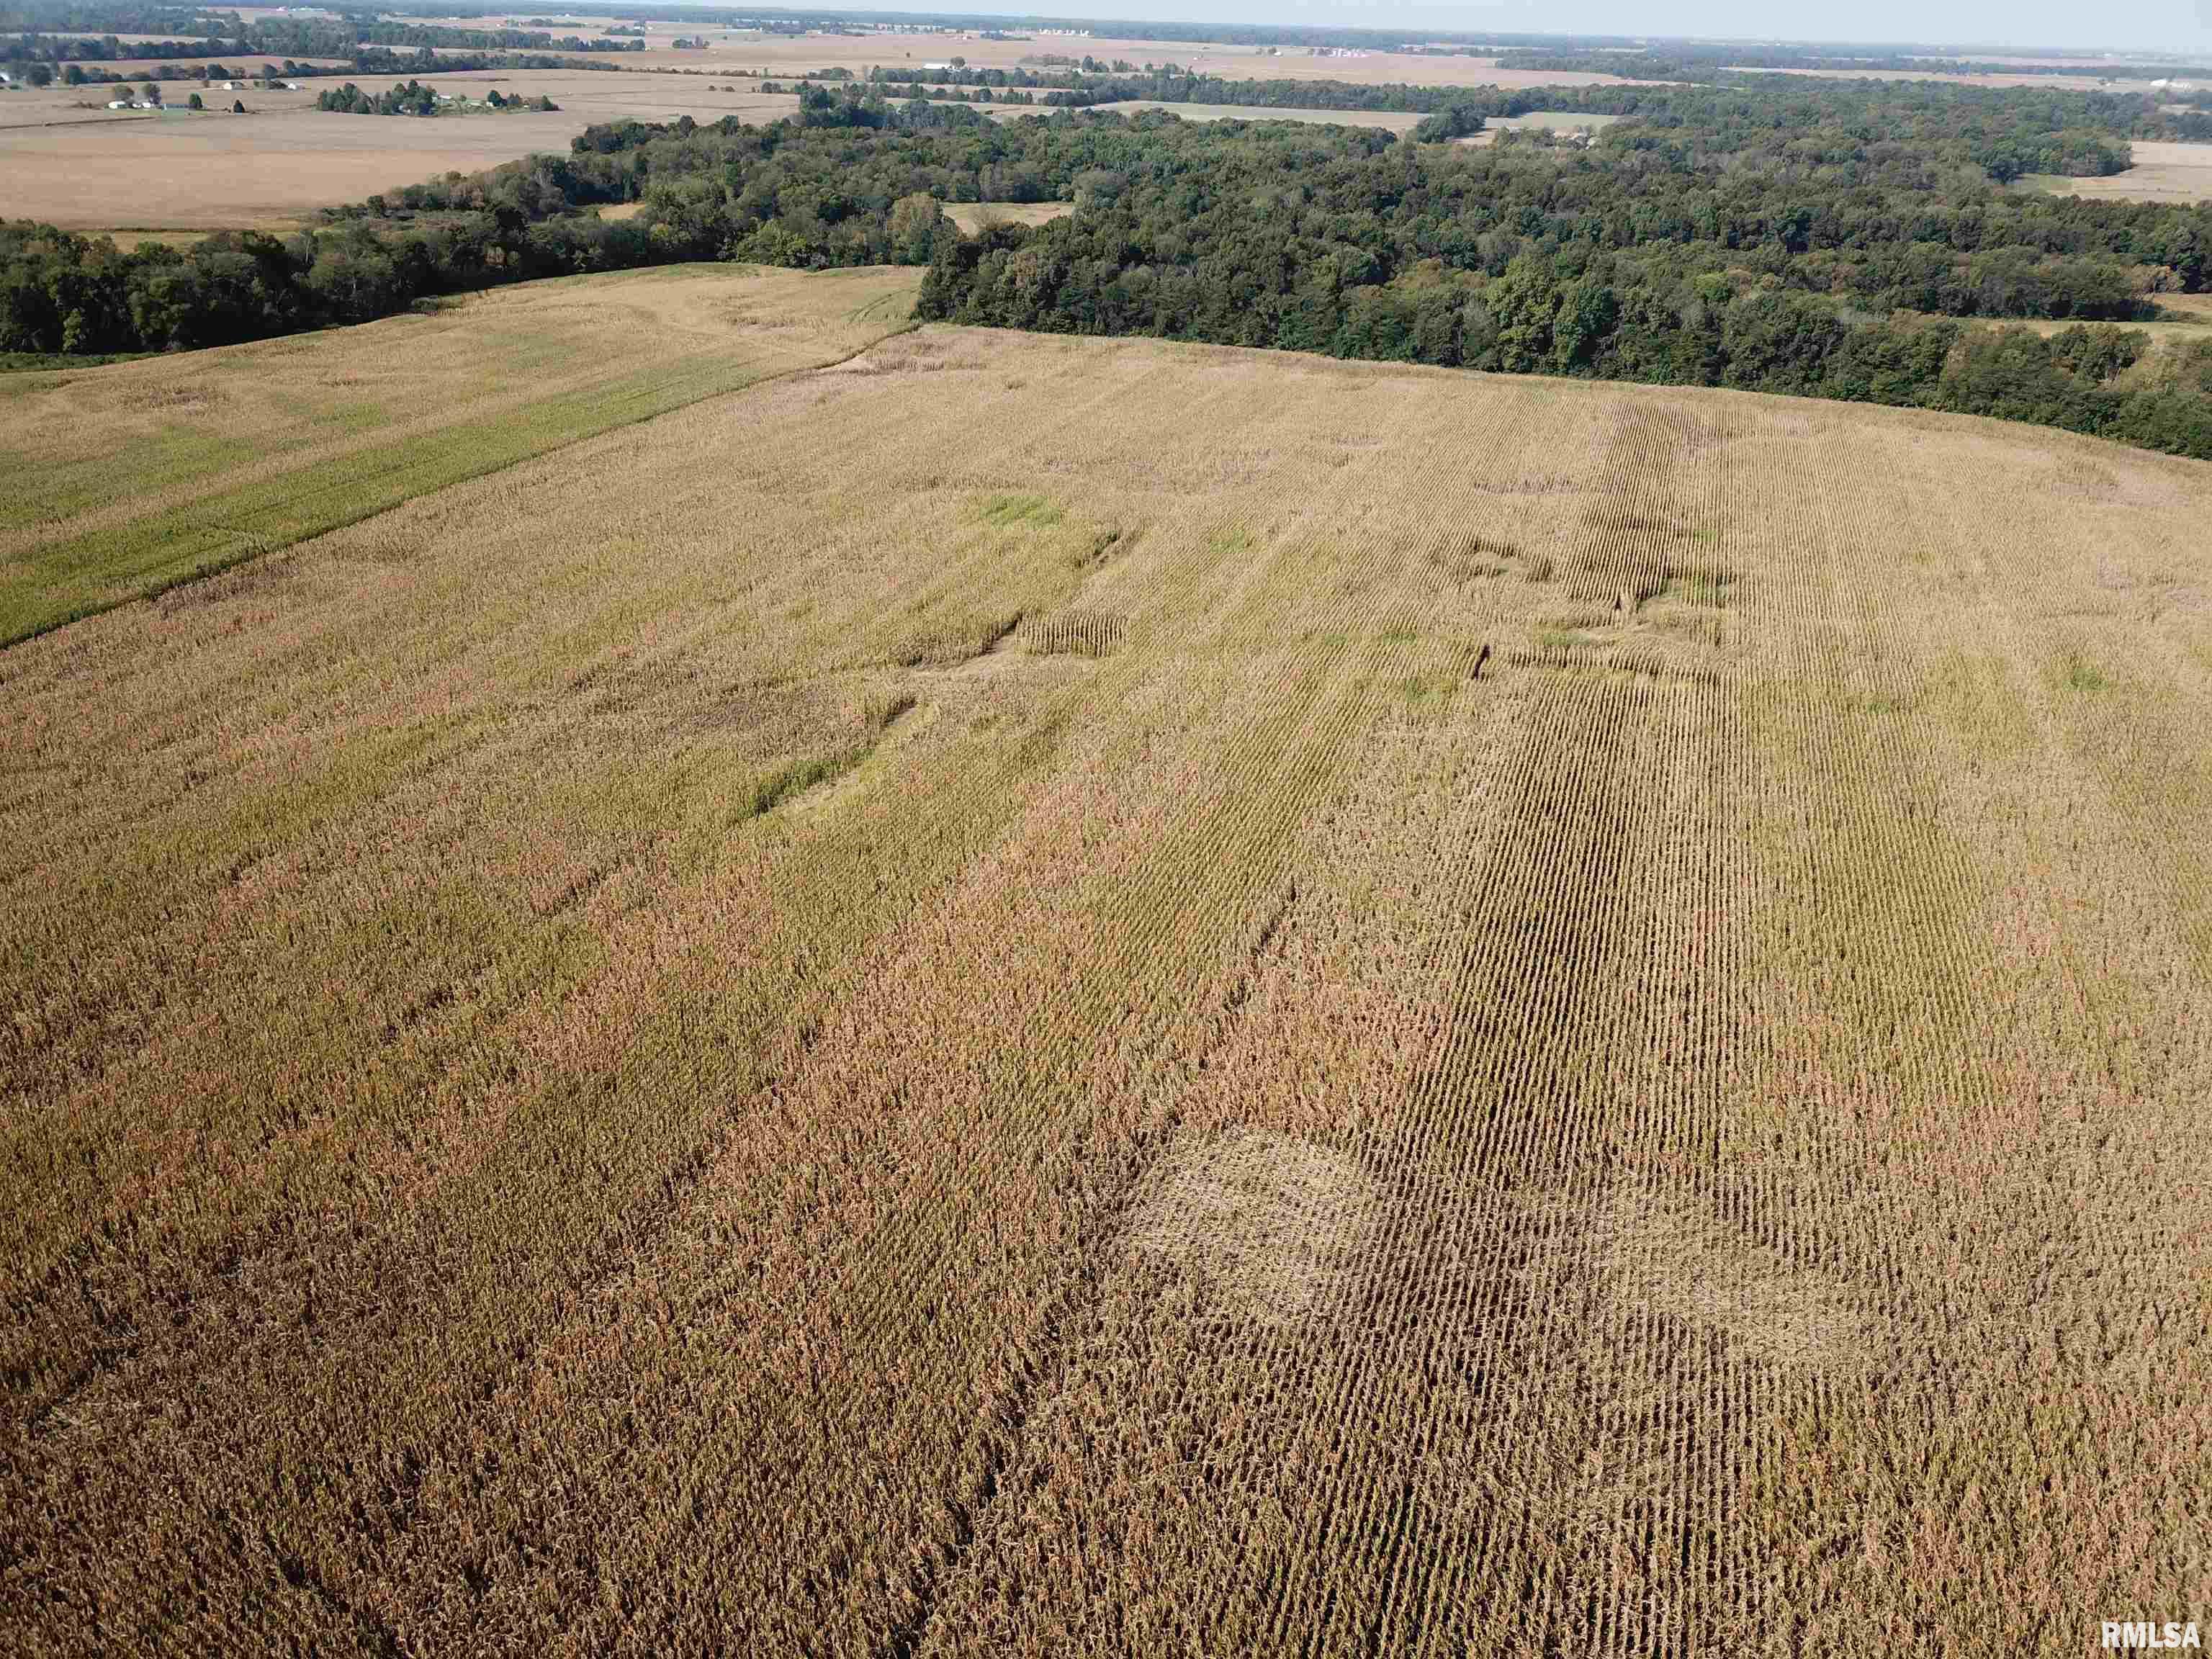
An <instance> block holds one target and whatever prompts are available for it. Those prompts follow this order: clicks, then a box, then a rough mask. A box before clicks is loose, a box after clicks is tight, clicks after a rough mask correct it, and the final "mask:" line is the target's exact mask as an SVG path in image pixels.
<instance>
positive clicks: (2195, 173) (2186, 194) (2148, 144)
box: [2018, 138, 2212, 202]
mask: <svg viewBox="0 0 2212 1659" xmlns="http://www.w3.org/2000/svg"><path fill="white" fill-rule="evenodd" d="M2129 149H2130V151H2131V152H2132V154H2133V155H2134V158H2135V165H2134V166H2133V167H2130V168H2128V170H2127V171H2126V172H2124V173H2114V174H2113V175H2112V177H2111V178H2109V179H2065V178H2061V177H2059V176H2058V175H2057V174H2055V173H2031V174H2029V175H2028V176H2027V177H2026V178H2024V179H2021V180H2020V181H2019V186H2018V187H2019V188H2021V189H2023V190H2042V191H2050V192H2051V193H2052V194H2053V195H2058V196H2110V197H2119V198H2120V199H2122V200H2124V201H2133V202H2212V144H2170V143H2158V142H2156V141H2153V140H2145V139H2141V138H2137V139H2134V140H2132V141H2131V142H2130V145H2129Z"/></svg>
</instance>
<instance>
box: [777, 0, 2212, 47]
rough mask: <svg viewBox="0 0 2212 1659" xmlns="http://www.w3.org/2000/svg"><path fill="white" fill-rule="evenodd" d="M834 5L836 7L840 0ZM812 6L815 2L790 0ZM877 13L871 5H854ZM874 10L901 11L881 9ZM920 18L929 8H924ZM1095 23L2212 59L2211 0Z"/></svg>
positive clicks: (1311, 12) (1417, 0) (1680, 7)
mask: <svg viewBox="0 0 2212 1659" xmlns="http://www.w3.org/2000/svg"><path fill="white" fill-rule="evenodd" d="M786 3H804V0H786ZM833 3H834V0H833ZM854 3H856V4H860V5H869V4H870V0H854ZM956 7H957V9H959V10H962V11H973V12H977V13H995V14H1000V15H1018V14H1022V13H1028V14H1030V15H1053V14H1054V11H1055V10H1056V9H1057V8H1055V7H1054V6H1052V5H1049V4H1043V5H1041V4H1039V3H1037V0H1030V3H1028V4H1026V5H1023V4H1018V3H1009V0H965V3H961V0H948V3H947V5H946V8H945V9H955V8H956ZM871 9H880V10H886V11H888V10H892V9H901V8H898V7H896V5H895V4H890V3H885V0H873V3H872V7H871ZM910 9H914V10H922V9H926V8H925V7H924V6H922V5H919V4H917V5H915V6H914V7H912V8H910ZM1071 12H1072V13H1081V14H1087V15H1093V16H1105V17H1127V18H1132V19H1146V20H1155V21H1158V20H1168V19H1173V20H1176V21H1192V22H1209V23H1215V22H1237V23H1287V24H1295V23H1328V24H1335V25H1339V26H1352V27H1363V26H1364V27H1375V28H1413V27H1418V28H1434V29H1455V30H1462V31H1468V30H1473V31H1478V32H1479V31H1481V30H1485V29H1498V30H1503V31H1512V32H1515V33H1531V34H1533V33H1545V34H1571V33H1581V34H1668V35H1705V36H1719V37H1722V38H1734V37H1738V36H1747V37H1753V38H1757V39H1761V40H1777V39H1787V40H1900V41H1901V40H1914V41H1926V42H1931V43H1932V42H1937V41H1942V42H1947V43H1973V44H1979V45H1992V46H1997V45H2011V46H2094V47H2100V48H2106V49H2112V50H2125V49H2128V48H2136V49H2146V48H2148V49H2153V50H2162V51H2167V52H2212V0H2142V3H2138V4H2134V5H2126V6H2085V5H2081V4H2080V3H2078V0H2075V3H2061V0H1936V3H1931V4H1915V3H1912V0H1853V3H1850V4H1848V5H1844V4H1832V5H1812V6H1778V5H1775V4H1773V3H1771V0H1495V3H1491V4H1480V3H1474V4H1457V5H1435V4H1428V3H1424V0H1112V3H1106V4H1100V3H1097V0H1092V3H1090V4H1087V5H1071V6H1069V7H1068V8H1067V10H1066V12H1062V13H1060V15H1068V13H1071Z"/></svg>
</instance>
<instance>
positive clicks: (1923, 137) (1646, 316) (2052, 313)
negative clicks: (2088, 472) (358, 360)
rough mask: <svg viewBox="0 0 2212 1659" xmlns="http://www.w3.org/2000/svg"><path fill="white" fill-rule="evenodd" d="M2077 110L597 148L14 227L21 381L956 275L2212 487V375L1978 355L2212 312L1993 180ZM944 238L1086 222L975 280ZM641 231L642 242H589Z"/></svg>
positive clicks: (986, 251)
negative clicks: (221, 227)
mask: <svg viewBox="0 0 2212 1659" xmlns="http://www.w3.org/2000/svg"><path fill="white" fill-rule="evenodd" d="M1678 90H1679V89H1678ZM1747 95H1748V96H1750V97H1752V98H1753V100H1754V101H1755V102H1758V101H1763V102H1765V104H1766V105H1767V106H1768V107H1767V108H1766V109H1765V119H1763V120H1762V119H1757V118H1752V117H1751V116H1750V115H1749V114H1746V113H1745V112H1743V111H1742V109H1741V100H1742V99H1743V98H1744V97H1745V96H1747ZM2072 95H2073V94H2061V96H2072ZM2051 96H2052V94H2048V93H2045V92H2043V91H2040V90H2038V91H2035V92H2033V93H2031V94H2026V95H2025V96H2024V98H2023V100H2022V103H2023V107H2024V109H2025V110H2026V111H2027V113H2026V114H2018V113H2017V112H2016V118H2015V120H2014V122H2013V124H2012V125H2011V126H2010V127H2009V128H2008V127H2006V126H2004V125H2003V124H2002V123H1984V124H1982V125H1981V127H1980V129H1979V131H1977V130H1976V123H1975V121H1974V120H1972V118H1971V117H1972V115H1973V114H1974V113H1975V112H1978V111H1980V110H1981V108H1982V104H1983V98H1984V95H1983V94H1973V95H1969V94H1967V93H1966V92H1965V91H1962V90H1961V89H1958V88H1914V87H1909V86H1905V85H1904V84H1903V83H1891V84H1887V85H1875V86H1872V87H1869V88H1862V92H1861V95H1860V97H1859V99H1858V100H1857V103H1856V105H1855V106H1849V107H1855V110H1856V115H1855V118H1853V119H1851V120H1849V121H1843V120H1836V119H1832V118H1831V117H1832V114H1833V112H1835V111H1836V110H1837V108H1838V106H1837V105H1836V104H1835V102H1834V101H1833V99H1832V92H1831V91H1829V90H1827V89H1826V88H1822V89H1819V90H1815V91H1814V92H1811V93H1809V94H1796V93H1794V92H1786V91H1778V92H1776V93H1772V94H1765V93H1761V94H1739V93H1736V92H1734V91H1730V92H1729V93H1727V94H1725V95H1724V96H1721V97H1720V100H1719V101H1718V102H1717V103H1714V104H1712V105H1710V106H1704V107H1703V110H1702V114H1701V118H1700V119H1699V121H1697V122H1693V121H1692V118H1691V116H1690V114H1689V113H1688V112H1686V111H1685V110H1684V109H1682V108H1679V107H1677V108H1673V109H1669V110H1667V111H1664V112H1655V113H1654V114H1653V115H1652V116H1651V117H1650V118H1646V119H1640V120H1638V121H1634V122H1629V123H1623V124H1621V125H1616V126H1613V127H1610V128H1608V129H1607V130H1606V131H1605V132H1604V133H1603V134H1602V135H1601V137H1599V139H1598V141H1597V142H1596V143H1595V144H1594V145H1592V146H1591V147H1590V148H1589V149H1578V148H1575V147H1572V146H1569V145H1566V144H1562V143H1557V142H1555V140H1554V139H1553V136H1552V135H1551V134H1549V133H1544V132H1526V131H1507V132H1502V133H1499V134H1498V135H1497V136H1496V139H1495V142H1494V143H1492V145H1491V146H1490V147H1488V148H1482V149H1473V148H1468V147H1466V146H1463V145H1459V144H1455V143H1414V142H1400V141H1397V140H1395V139H1394V137H1392V135H1390V134H1389V133H1387V132H1381V131H1373V130H1369V129H1354V128H1346V127H1333V126H1325V125H1308V124H1298V123H1288V122H1264V121H1263V122H1243V121H1224V122H1217V123H1191V122H1184V121H1180V120H1177V119H1176V118H1175V117H1174V116H1173V115H1172V114H1170V113H1169V112H1146V113H1140V114H1139V115H1136V116H1134V117H1124V116H1119V115H1114V114H1109V113H1104V112H1088V111H1086V112H1074V111H1063V112H1059V113H1057V114H1054V116H1052V117H1050V118H1043V119H1034V118H1033V119H1025V120H1019V121H1013V122H1007V123H994V122H991V121H988V120H986V119H984V118H982V117H981V116H980V115H979V114H978V113H977V112H975V110H974V109H973V108H972V107H970V106H966V105H957V104H955V105H942V104H930V103H927V102H926V101H923V100H912V101H910V102H908V103H905V104H893V103H891V102H890V101H889V100H885V99H884V97H883V96H882V95H881V89H880V88H874V89H870V88H864V87H861V86H858V85H855V86H852V87H848V88H846V89H845V90H844V91H843V92H842V94H838V93H832V92H830V91H829V90H826V89H824V88H819V87H808V88H805V89H803V91H802V92H801V94H800V112H799V115H798V116H797V117H796V118H793V119H789V120H785V121H779V122H775V123H773V124H771V125H767V126H763V127H747V126H744V125H740V124H738V122H737V121H736V120H735V119H733V118H732V119H729V120H725V121H723V122H720V123H718V124H716V125H714V126H711V127H701V126H698V125H696V124H694V123H692V122H691V121H690V120H688V119H686V120H682V121H678V122H677V123H675V124H674V125H670V126H653V125H643V124H639V123H624V124H622V125H616V126H605V127H595V128H592V129H591V130H590V131H587V132H586V133H585V134H584V135H583V136H581V137H579V138H578V139H577V140H576V141H575V143H574V149H573V153H572V154H570V155H566V156H557V157H556V156H537V157H532V158H531V159H530V160H529V161H523V162H518V163H514V164H511V165H509V166H507V167H501V168H497V169H495V170H493V171H492V172H490V173H482V174H477V175H475V176H473V177H470V178H462V177H460V176H459V175H451V176H449V177H448V178H447V179H439V180H432V181H429V182H427V183H424V184H422V185H410V186H408V187H407V188H405V189H404V190H401V191H395V192H393V193H392V194H391V195H390V196H388V197H374V198H371V200H370V201H369V202H368V203H367V204H363V205H362V206H361V207H359V208H356V209H352V210H346V211H344V212H343V213H342V214H338V215H335V216H333V220H332V222H331V224H330V225H329V226H328V227H327V228H324V229H322V230H320V231H318V232H317V233H315V234H311V235H301V236H298V237H295V238H294V239H292V240H289V241H285V242H279V241H276V240H273V239H270V238H268V237H256V236H239V235H227V236H221V237H215V238H210V239H209V240H207V241H205V242H203V243H201V244H200V245H198V246H196V247H194V248H192V249H191V250H190V251H189V252H185V251H179V250H176V249H172V248H167V247H162V246H152V245H149V246H142V247H141V248H139V249H138V250H137V251H135V252H127V253H126V252H121V251H119V250H118V249H117V248H115V247H114V246H112V244H111V243H109V242H107V241H106V240H104V239H102V240H88V239H84V238H81V237H75V236H70V235H67V234H64V233H60V232H58V231H54V230H52V229H50V228H43V227H33V226H27V225H21V224H9V225H5V226H0V350H12V351H19V352H64V353H112V352H124V351H136V350H148V349H175V348H180V347H190V346H198V345H210V344H217V343H224V342H226V341H230V340H240V339H248V338H252V337H256V336H258V335H262V334H267V333H272V332H278V331H285V330H289V329H298V328H307V327H313V326H317V325H323V324H327V323H337V322H353V321H359V320H364V319H368V318H371V317H377V316H382V315H385V314H387V313H391V312H392V311H395V310H398V309H402V308H404V307H406V306H408V305H410V304H412V303H414V302H415V301H417V300H420V299H423V298H427V297H429V296H434V295H444V294H453V293H461V292H466V291H469V290H471V289H481V288H485V287H489V286H492V285H495V284H497V283H507V282H513V281H518V280H523V279H526V278H530V277H535V276H550V275H556V274H566V273H569V272H576V271H587V270H612V269H620V268H623V267H628V266H634V265H644V264H661V263H667V262H673V261H679V260H696V259H714V258H720V259H731V260H745V261H757V262H759V263H763V264H778V265H786V266H793V267H799V268H823V267H828V266H836V265H856V264H881V263H902V264H925V263H926V264H928V265H929V266H930V270H929V273H928V276H927V279H926V282H925V283H924V286H923V289H922V298H921V307H922V311H923V313H924V314H925V315H927V316H929V317H933V318H939V319H951V320H956V321H961V322H968V323H977V324H987V325H1005V326H1013V327H1021V328H1028V329H1036V330H1042V331H1057V332H1070V333H1086V334H1145V335H1151V336H1158V337H1166V338H1176V339H1189V340H1206V341H1215V342H1220V343H1230V344H1241V345H1256V346H1268V347H1280V348H1289V349H1301V350H1311V351H1321V352H1328V353H1332V354H1335V355H1338V356H1356V357H1370V358H1382V359H1391V360H1404V361H1418V362H1431V363H1443V364H1454V365H1460V366H1465V367H1470V368H1488V369H1500V370H1509V371H1513V372H1521V373H1548V374H1569V375H1576V376H1595V377H1605V378H1613V379H1621V380H1650V381H1661V382H1666V383H1671V384H1680V385H1699V386H1739V387H1743V388H1746V389H1750V390H1760V391H1771V392H1795V393H1800V394H1803V395H1811V396H1821V397H1833V398H1850V399H1859V400H1866V401H1873V402H1880V403H1888V404H1910V405H1915V406H1919V407H1925V408H1932V409H1948V410H1966V411H1969V412H1975V413H1984V414H1994V415H2001V416H2007V417H2009V418H2014V419H2021V420H2030V421H2036V422H2044V423H2047V424H2051V425H2057V426H2063V427H2067V428H2072V429H2075V430H2078V431H2084V432H2092V433H2098V434H2102V435H2108V436H2112V437H2117V438H2121V439H2124V440H2125V441H2130V442H2133V443H2138V444H2142V445H2146V446H2148V447H2154V448H2160V449H2166V450H2170V451H2173V452H2176V453H2185V454H2191V455H2197V456H2208V457H2212V343H2202V344H2197V345H2195V346H2191V347H2188V348H2186V349H2153V348H2152V343H2151V342H2150V340H2149V338H2148V336H2146V335H2144V334H2143V333H2142V332H2141V331H2133V330H2124V331H2122V330H2108V329H2107V330H2090V329H2083V328H2075V329H2068V330H2065V331H2061V332H2059V333H2057V335H2055V336H2054V337H2051V338H2049V339H2045V338H2042V337H2039V336H2038V335H2036V334H2034V333H2033V332H2030V331H2027V330H2025V329H2019V328H2010V329H2008V328H2002V327H1992V326H1990V325H1987V324H1986V323H1983V322H1968V321H1966V320H1964V319H2011V318H2030V317H2033V318H2049V319H2061V320H2067V319H2084V320H2086V319H2107V320H2118V321H2123V322H2124V321H2127V320H2131V319H2139V318H2146V317H2148V316H2150V315H2152V314H2154V309H2155V305H2156V297H2157V295H2159V294H2160V293H2161V292H2203V291H2204V290H2205V289H2206V288H2207V286H2208V283H2212V207H2208V206H2204V205H2197V206H2189V207H2184V206H2175V205H2172V204H2142V203H2129V202H2118V201H2104V200H2082V199H2077V198H2073V197H2055V196H2045V195H2040V194H2023V193H2016V192H2008V191H2003V190H2002V189H2000V188H1998V187H1997V186H1996V185H1994V184H1993V183H1992V182H1990V178H1989V175H1988V172H1987V169H1986V167H1985V166H1984V165H1981V164H1978V162H1977V161H1975V160H1974V159H1972V158H1973V157H1974V156H1975V155H1976V146H1977V145H1978V144H1980V143H1984V142H1985V141H1986V140H1987V139H1988V137H1990V134H1991V133H1992V132H1997V133H1999V134H2002V132H2003V131H2017V132H2020V133H2027V134H2030V135H2031V136H2032V133H2033V120H2034V119H2036V118H2040V116H2039V114H2038V113H2037V112H2038V111H2042V112H2048V109H2049V107H2050V106H2047V105H2044V104H2042V103H2040V102H2039V100H2045V99H2048V98H2049V97H2051ZM1930 100H1932V101H1930ZM2003 101H2004V100H2002V99H2000V100H1998V103H1999V105H2000V106H2002V102H2003ZM1947 107H1948V110H1949V115H1948V118H1947V117H1946V116H1945V115H1944V113H1943V112H1944V111H1945V110H1946V108H1947ZM1731 112H1733V114H1731ZM1784 117H1786V118H1784ZM1869 128H1871V129H1873V130H1874V131H1878V132H1879V133H1881V135H1883V136H1882V137H1881V138H1880V139H1879V140H1869V138H1868V137H1866V132H1867V130H1868V129H1869ZM1899 135H1903V136H1902V137H1900V136H1899ZM946 201H1004V202H1039V201H1060V202H1069V203H1073V204H1074V206H1075V211H1074V212H1073V214H1072V215H1070V216H1066V217H1063V218H1060V219H1059V220H1056V221H1054V222H1051V223H1048V224H1045V225H1042V226H1038V227H1036V228H1027V227H1021V226H1006V227H999V228H992V229H989V230H987V231H986V232H984V233H983V234H981V236H979V237H977V238H975V239H973V240H969V239H963V237H962V236H960V234H958V233H957V230H956V229H955V228H954V227H953V226H952V225H951V222H950V221H949V220H947V219H946V218H945V216H944V215H943V214H942V213H941V212H940V211H939V204H941V203H943V202H946ZM617 202H635V203H637V204H640V210H639V211H638V212H637V213H636V214H635V216H634V217H629V218H625V219H623V221H621V222H602V221H601V220H599V218H597V217H596V216H593V215H592V214H591V213H590V212H589V211H588V210H589V209H590V208H592V206H593V205H595V204H605V203H617Z"/></svg>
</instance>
